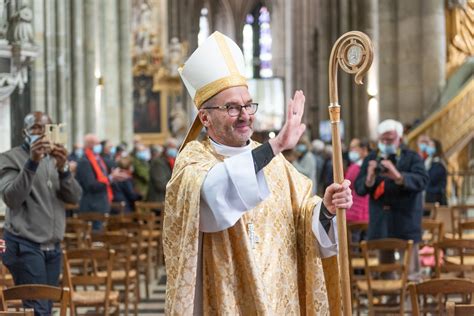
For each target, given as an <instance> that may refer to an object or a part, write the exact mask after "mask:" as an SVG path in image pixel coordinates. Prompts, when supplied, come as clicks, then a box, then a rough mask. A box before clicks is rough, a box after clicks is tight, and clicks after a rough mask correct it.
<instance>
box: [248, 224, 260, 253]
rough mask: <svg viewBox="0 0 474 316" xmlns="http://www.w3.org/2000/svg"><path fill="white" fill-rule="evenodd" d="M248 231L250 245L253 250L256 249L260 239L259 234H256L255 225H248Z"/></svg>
mask: <svg viewBox="0 0 474 316" xmlns="http://www.w3.org/2000/svg"><path fill="white" fill-rule="evenodd" d="M247 231H248V233H249V239H250V245H251V246H252V249H255V244H257V243H258V242H259V238H258V236H257V234H255V226H254V224H253V223H248V224H247Z"/></svg>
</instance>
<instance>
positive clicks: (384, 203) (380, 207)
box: [355, 147, 428, 243]
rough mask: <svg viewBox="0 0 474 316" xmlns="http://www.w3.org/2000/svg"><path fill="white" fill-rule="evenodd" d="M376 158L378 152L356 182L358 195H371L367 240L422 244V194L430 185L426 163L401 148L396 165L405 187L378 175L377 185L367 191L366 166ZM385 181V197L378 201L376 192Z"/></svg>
mask: <svg viewBox="0 0 474 316" xmlns="http://www.w3.org/2000/svg"><path fill="white" fill-rule="evenodd" d="M377 155H378V152H371V153H370V154H369V155H368V156H367V157H366V158H365V160H364V162H363V164H362V167H361V170H360V173H359V176H358V177H357V179H356V182H355V190H356V192H357V194H359V195H366V194H370V199H369V214H370V215H369V231H368V238H369V239H381V238H400V239H405V240H409V239H411V240H413V241H414V242H415V243H417V242H420V241H421V218H422V215H423V200H422V199H423V194H422V192H423V190H424V189H425V187H426V185H427V183H428V174H427V173H426V170H425V166H424V163H423V160H422V159H421V158H420V156H419V155H418V154H417V153H416V152H414V151H412V150H409V149H406V148H403V147H402V148H401V150H400V153H399V155H397V156H396V158H395V161H396V167H397V169H398V171H399V172H400V173H401V174H402V175H403V179H404V180H403V184H402V185H397V184H396V183H395V182H394V181H393V180H391V179H389V178H386V177H382V176H380V175H377V176H376V178H375V184H374V185H373V186H372V187H371V188H368V187H367V186H366V185H365V179H366V177H367V166H368V163H369V161H370V160H376V159H377ZM382 181H385V190H384V194H383V195H382V196H380V197H379V198H378V199H375V198H374V192H375V190H376V188H377V187H378V185H379V184H380V183H381V182H382Z"/></svg>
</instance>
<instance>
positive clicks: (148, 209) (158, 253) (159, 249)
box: [135, 201, 165, 278]
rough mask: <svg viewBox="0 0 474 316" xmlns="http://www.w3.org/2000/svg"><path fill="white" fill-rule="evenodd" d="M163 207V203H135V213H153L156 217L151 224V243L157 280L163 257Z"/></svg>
mask: <svg viewBox="0 0 474 316" xmlns="http://www.w3.org/2000/svg"><path fill="white" fill-rule="evenodd" d="M164 209H165V205H164V203H163V202H147V201H137V202H135V213H138V214H140V213H154V214H155V215H156V217H155V222H154V224H153V229H152V231H151V234H152V235H153V236H152V243H153V247H154V249H155V251H154V252H153V258H152V262H153V267H154V272H155V273H154V274H155V278H158V277H159V276H158V271H159V267H161V266H163V264H164V256H163V241H162V232H163V216H164Z"/></svg>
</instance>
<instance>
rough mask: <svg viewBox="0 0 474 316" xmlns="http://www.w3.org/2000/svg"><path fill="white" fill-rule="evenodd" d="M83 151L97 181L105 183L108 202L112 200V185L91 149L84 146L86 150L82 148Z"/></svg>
mask: <svg viewBox="0 0 474 316" xmlns="http://www.w3.org/2000/svg"><path fill="white" fill-rule="evenodd" d="M84 153H85V155H86V157H87V159H88V160H89V162H90V163H91V165H92V169H94V173H95V177H96V179H97V181H99V182H100V183H103V184H105V185H106V187H107V197H108V198H109V202H112V199H113V198H114V194H113V192H112V187H111V186H110V182H109V178H107V176H106V175H105V174H104V173H103V172H102V169H100V167H99V164H98V163H97V159H96V157H95V155H94V153H93V152H92V150H90V149H89V148H86V150H84ZM99 159H102V158H100V157H99Z"/></svg>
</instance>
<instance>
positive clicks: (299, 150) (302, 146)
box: [296, 144, 308, 153]
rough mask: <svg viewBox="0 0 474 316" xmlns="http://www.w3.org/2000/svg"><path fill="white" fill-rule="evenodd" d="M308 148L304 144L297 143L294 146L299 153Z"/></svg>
mask: <svg viewBox="0 0 474 316" xmlns="http://www.w3.org/2000/svg"><path fill="white" fill-rule="evenodd" d="M307 150H308V147H306V145H305V144H299V145H298V146H296V151H297V152H299V153H305V152H306V151H307Z"/></svg>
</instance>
